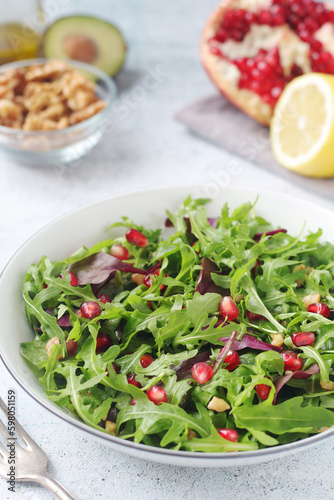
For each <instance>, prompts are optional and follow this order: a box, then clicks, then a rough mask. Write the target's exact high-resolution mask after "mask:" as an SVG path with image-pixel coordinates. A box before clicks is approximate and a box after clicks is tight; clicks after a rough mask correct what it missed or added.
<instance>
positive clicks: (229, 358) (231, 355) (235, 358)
mask: <svg viewBox="0 0 334 500" xmlns="http://www.w3.org/2000/svg"><path fill="white" fill-rule="evenodd" d="M239 362H240V359H239V354H238V353H237V351H234V350H233V349H230V350H229V351H228V353H227V355H226V357H225V360H224V363H227V366H225V368H226V370H228V371H229V372H232V371H233V370H235V369H236V367H237V366H238V365H239Z"/></svg>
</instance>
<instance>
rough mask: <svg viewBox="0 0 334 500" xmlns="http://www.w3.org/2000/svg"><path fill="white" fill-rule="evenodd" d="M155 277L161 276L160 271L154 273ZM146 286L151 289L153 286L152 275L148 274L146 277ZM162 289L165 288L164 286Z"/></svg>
mask: <svg viewBox="0 0 334 500" xmlns="http://www.w3.org/2000/svg"><path fill="white" fill-rule="evenodd" d="M153 275H155V276H160V270H159V269H157V270H156V271H154V273H153ZM144 285H146V286H147V288H150V286H151V285H152V274H148V275H147V276H145V279H144ZM162 288H163V285H162Z"/></svg>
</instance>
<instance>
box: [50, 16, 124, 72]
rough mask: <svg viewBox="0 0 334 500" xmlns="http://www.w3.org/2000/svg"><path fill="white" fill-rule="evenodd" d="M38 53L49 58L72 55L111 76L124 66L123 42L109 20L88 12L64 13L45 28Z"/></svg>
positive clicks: (71, 56)
mask: <svg viewBox="0 0 334 500" xmlns="http://www.w3.org/2000/svg"><path fill="white" fill-rule="evenodd" d="M40 54H41V55H42V56H43V57H47V58H51V59H75V60H77V61H82V62H85V63H88V64H92V65H93V66H96V67H97V68H99V69H101V70H102V71H104V72H105V73H107V74H108V75H110V76H113V75H115V74H116V73H118V71H119V70H120V69H121V67H122V66H123V63H124V60H125V55H126V45H125V41H124V39H123V36H122V34H121V32H120V31H119V30H118V29H117V28H116V27H115V26H113V25H112V24H110V23H109V22H107V21H104V20H102V19H99V18H96V17H90V16H66V17H62V18H60V19H58V20H57V21H55V22H54V23H53V24H51V25H50V26H49V27H48V28H47V29H46V31H45V33H44V35H43V37H42V41H41V46H40Z"/></svg>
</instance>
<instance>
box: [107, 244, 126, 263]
mask: <svg viewBox="0 0 334 500" xmlns="http://www.w3.org/2000/svg"><path fill="white" fill-rule="evenodd" d="M110 255H112V256H113V257H116V259H119V260H129V258H130V254H129V251H128V250H127V248H125V247H123V245H118V244H116V243H115V244H114V245H113V246H112V247H111V248H110Z"/></svg>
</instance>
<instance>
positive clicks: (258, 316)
mask: <svg viewBox="0 0 334 500" xmlns="http://www.w3.org/2000/svg"><path fill="white" fill-rule="evenodd" d="M246 314H247V318H248V321H250V322H251V323H252V322H253V321H268V320H267V318H265V317H264V316H262V315H261V314H256V313H252V312H250V311H246Z"/></svg>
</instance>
